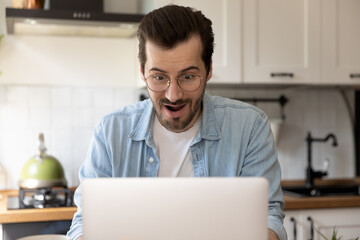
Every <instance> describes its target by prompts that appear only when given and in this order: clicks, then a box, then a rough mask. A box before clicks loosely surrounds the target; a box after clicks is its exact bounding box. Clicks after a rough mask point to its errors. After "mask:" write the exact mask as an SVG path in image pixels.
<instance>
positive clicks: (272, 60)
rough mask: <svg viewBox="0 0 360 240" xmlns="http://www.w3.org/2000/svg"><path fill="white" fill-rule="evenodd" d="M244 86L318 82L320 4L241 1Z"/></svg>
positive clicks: (310, 1)
mask: <svg viewBox="0 0 360 240" xmlns="http://www.w3.org/2000/svg"><path fill="white" fill-rule="evenodd" d="M243 7H244V11H243V12H244V33H243V35H244V49H243V51H244V83H264V84H267V83H285V84H292V83H309V82H313V81H318V80H319V79H320V71H319V70H320V33H319V29H320V20H321V19H320V15H319V13H320V10H321V9H320V2H319V1H318V0H292V1H288V0H244V6H243Z"/></svg>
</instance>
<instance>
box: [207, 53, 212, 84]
mask: <svg viewBox="0 0 360 240" xmlns="http://www.w3.org/2000/svg"><path fill="white" fill-rule="evenodd" d="M211 77H212V58H211V62H210V71H209V74H208V76H207V79H206V82H208V81H209V80H210V79H211Z"/></svg>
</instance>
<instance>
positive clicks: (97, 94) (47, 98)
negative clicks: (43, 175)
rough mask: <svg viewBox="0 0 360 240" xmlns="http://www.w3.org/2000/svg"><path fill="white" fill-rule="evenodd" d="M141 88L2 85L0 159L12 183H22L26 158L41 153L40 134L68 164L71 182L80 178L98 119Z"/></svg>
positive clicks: (14, 185)
mask: <svg viewBox="0 0 360 240" xmlns="http://www.w3.org/2000/svg"><path fill="white" fill-rule="evenodd" d="M137 96H138V94H137V89H136V88H124V87H121V88H120V87H119V88H113V87H104V88H101V87H96V88H95V87H41V86H36V87H33V86H31V87H29V86H0V164H1V165H3V166H4V168H5V170H6V173H7V174H6V175H7V183H6V185H7V188H17V182H18V180H19V176H20V171H21V169H22V166H23V165H24V164H25V162H26V161H27V160H28V159H29V158H30V157H32V156H33V155H35V154H37V152H38V151H37V149H38V134H39V133H40V132H42V133H44V135H45V144H46V146H47V149H48V154H50V155H53V156H55V157H56V158H57V159H58V160H59V161H60V162H61V164H62V165H63V167H64V170H65V177H66V179H67V181H68V184H69V186H76V185H78V184H79V180H78V177H77V172H78V169H79V167H80V164H81V162H82V161H83V160H84V158H85V156H86V152H87V148H88V145H89V143H90V139H91V136H92V131H93V129H94V126H95V124H96V123H97V121H98V120H99V119H100V117H102V116H103V115H105V114H107V113H109V112H111V111H113V110H115V109H118V108H121V107H123V106H125V105H128V104H132V103H134V102H136V101H137Z"/></svg>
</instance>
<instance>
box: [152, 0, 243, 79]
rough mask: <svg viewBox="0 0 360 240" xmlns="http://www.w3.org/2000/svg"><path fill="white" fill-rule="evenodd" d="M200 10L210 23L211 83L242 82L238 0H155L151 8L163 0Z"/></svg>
mask: <svg viewBox="0 0 360 240" xmlns="http://www.w3.org/2000/svg"><path fill="white" fill-rule="evenodd" d="M169 3H172V4H177V5H182V6H189V7H193V8H195V9H198V10H201V11H202V12H203V13H204V15H205V16H206V17H208V18H209V19H210V20H211V21H212V24H213V31H214V35H215V48H214V55H213V75H212V79H211V81H210V82H211V83H241V74H242V73H241V56H242V52H241V14H240V13H241V1H239V0H216V1H209V0H155V1H154V5H153V6H152V7H151V8H158V7H161V6H164V5H166V4H169Z"/></svg>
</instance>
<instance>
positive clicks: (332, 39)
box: [322, 0, 360, 84]
mask: <svg viewBox="0 0 360 240" xmlns="http://www.w3.org/2000/svg"><path fill="white" fill-rule="evenodd" d="M322 4H323V39H322V42H323V49H322V56H323V58H322V61H323V79H322V81H323V82H324V83H339V84H360V1H359V0H326V1H323V3H322Z"/></svg>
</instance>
